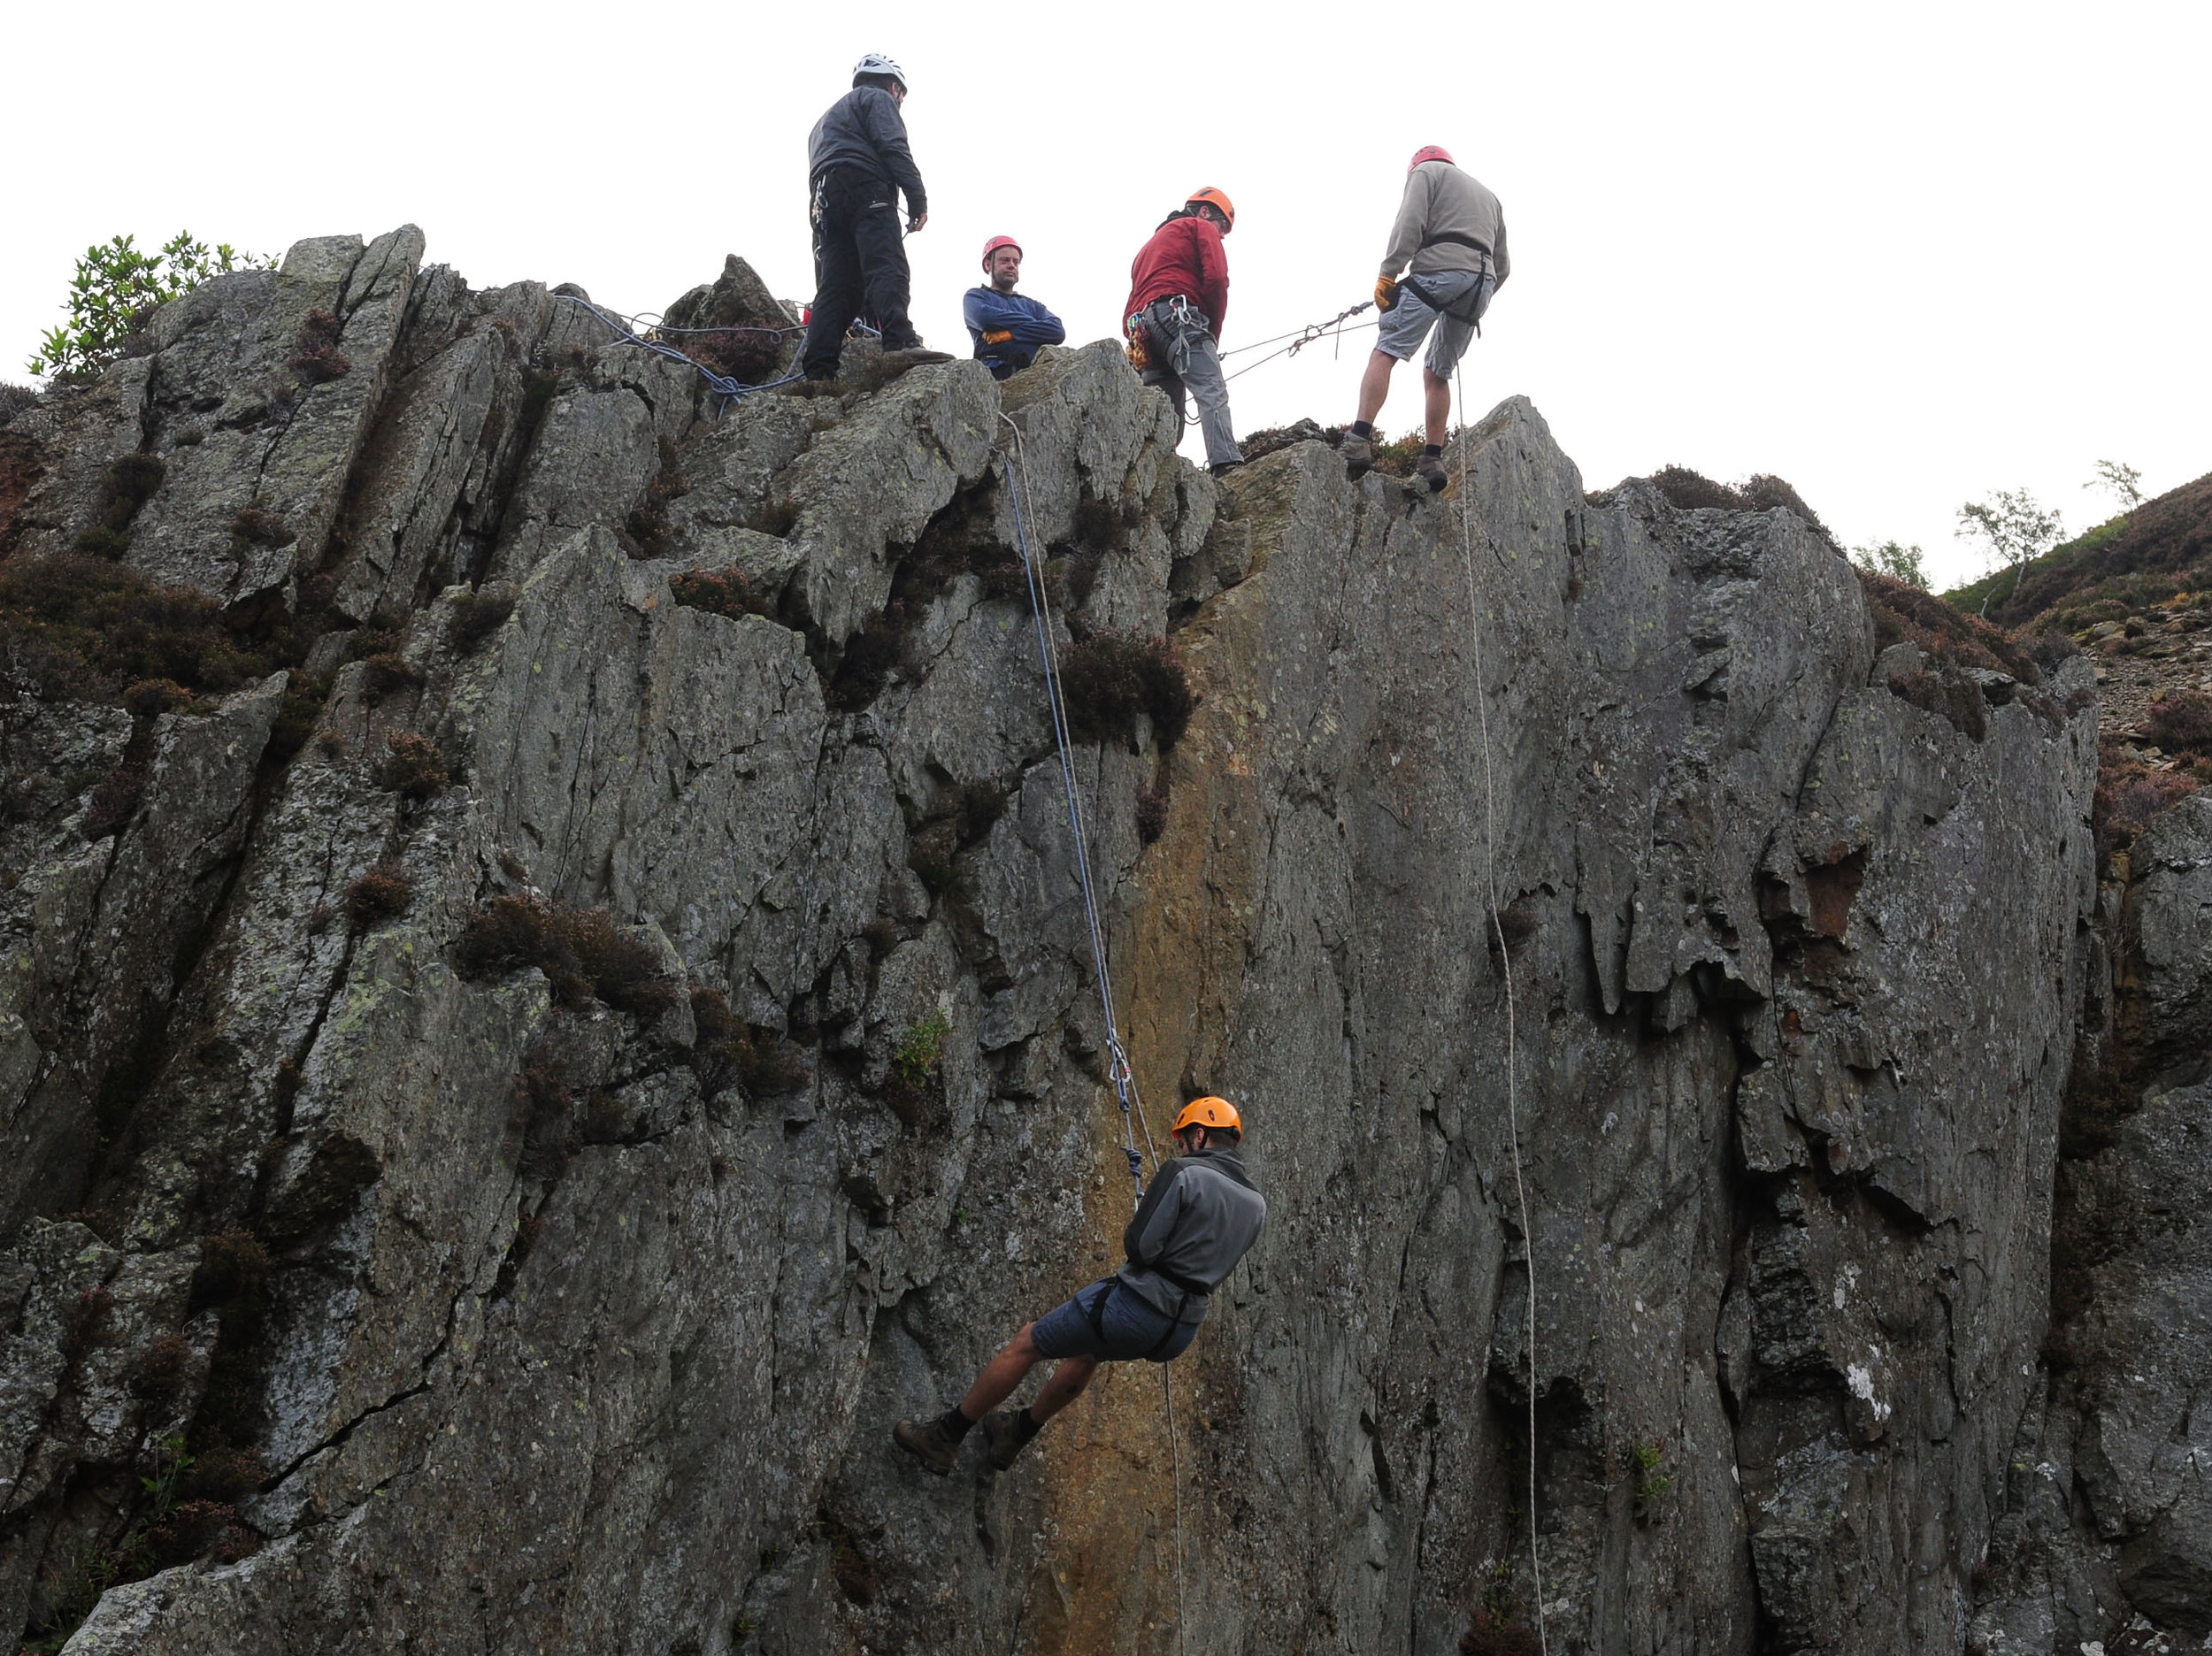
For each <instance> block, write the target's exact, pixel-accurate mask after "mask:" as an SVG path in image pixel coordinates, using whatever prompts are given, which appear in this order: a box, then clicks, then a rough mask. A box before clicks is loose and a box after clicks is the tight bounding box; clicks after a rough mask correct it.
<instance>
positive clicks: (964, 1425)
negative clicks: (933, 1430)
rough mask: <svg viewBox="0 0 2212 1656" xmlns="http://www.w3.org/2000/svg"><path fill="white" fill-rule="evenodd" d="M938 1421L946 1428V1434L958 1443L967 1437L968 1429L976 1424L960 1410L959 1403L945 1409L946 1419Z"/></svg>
mask: <svg viewBox="0 0 2212 1656" xmlns="http://www.w3.org/2000/svg"><path fill="white" fill-rule="evenodd" d="M937 1423H938V1424H939V1425H940V1426H941V1427H943V1428H944V1429H945V1434H946V1436H948V1437H950V1438H951V1439H952V1440H953V1442H955V1443H958V1442H959V1441H960V1440H961V1439H962V1438H963V1437H966V1436H967V1435H968V1429H969V1428H970V1427H972V1426H973V1425H974V1424H975V1422H973V1421H972V1420H970V1419H969V1418H968V1417H967V1416H966V1415H965V1414H962V1413H961V1412H960V1405H958V1404H957V1403H956V1404H954V1405H953V1406H952V1407H950V1408H949V1409H947V1410H946V1411H945V1417H944V1419H942V1420H941V1421H939V1422H937Z"/></svg>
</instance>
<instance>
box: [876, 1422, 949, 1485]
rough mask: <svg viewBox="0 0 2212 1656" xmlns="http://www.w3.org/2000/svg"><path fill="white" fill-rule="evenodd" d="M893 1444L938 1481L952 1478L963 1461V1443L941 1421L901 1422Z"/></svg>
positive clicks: (896, 1426) (893, 1431)
mask: <svg viewBox="0 0 2212 1656" xmlns="http://www.w3.org/2000/svg"><path fill="white" fill-rule="evenodd" d="M891 1440H892V1442H894V1443H895V1444H897V1445H898V1446H899V1447H900V1448H902V1449H903V1450H905V1451H906V1453H909V1454H910V1455H912V1456H913V1457H914V1458H915V1459H916V1460H918V1461H920V1462H921V1463H922V1465H923V1467H924V1468H925V1469H926V1470H928V1471H931V1472H933V1473H935V1474H936V1475H937V1476H939V1477H947V1476H950V1475H951V1473H952V1468H953V1465H954V1463H955V1462H956V1461H957V1460H959V1459H960V1440H959V1439H958V1438H957V1437H954V1436H953V1435H952V1434H951V1433H950V1432H949V1431H947V1430H945V1422H943V1421H941V1420H928V1421H910V1420H902V1421H901V1422H899V1423H898V1424H897V1425H895V1426H894V1427H893V1428H892V1429H891Z"/></svg>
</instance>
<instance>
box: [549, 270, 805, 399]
mask: <svg viewBox="0 0 2212 1656" xmlns="http://www.w3.org/2000/svg"><path fill="white" fill-rule="evenodd" d="M553 296H554V297H555V298H556V299H561V300H565V301H566V302H567V303H570V304H572V305H577V306H580V308H582V309H583V310H586V311H590V312H591V313H592V315H594V316H595V317H597V318H599V319H600V320H601V321H602V322H603V323H605V324H606V325H607V326H609V327H610V328H611V329H613V330H614V335H615V338H616V339H617V340H618V341H621V342H622V343H624V344H627V345H634V346H636V347H637V348H638V349H640V350H648V351H650V352H652V353H653V355H654V356H656V357H667V358H668V360H669V361H671V362H680V363H682V364H684V365H685V366H686V367H687V368H695V369H697V370H698V372H699V377H700V378H701V379H703V380H705V381H706V382H707V389H708V390H710V391H711V392H712V393H713V394H714V395H715V396H716V398H717V399H718V401H717V402H716V403H715V405H714V418H716V419H720V418H722V416H723V414H724V413H725V412H726V411H727V410H728V408H729V406H730V404H731V403H735V402H737V401H738V400H740V399H741V398H742V397H746V396H749V395H752V394H753V393H754V392H756V391H772V390H774V389H775V388H776V387H778V386H787V385H789V384H790V383H791V382H792V381H793V380H799V379H803V377H804V373H803V370H800V369H796V368H795V369H793V370H792V371H791V372H789V373H787V374H786V375H784V377H783V378H782V379H780V380H769V381H768V382H767V383H766V384H764V385H747V384H745V383H744V382H743V381H742V380H733V379H732V378H731V377H730V376H729V375H728V374H718V373H717V372H714V370H713V369H711V368H710V367H708V366H707V365H706V364H704V363H702V362H695V361H694V360H693V359H692V358H690V357H687V356H685V355H684V354H683V352H681V351H680V350H678V349H676V348H675V347H674V346H673V345H669V344H665V343H664V342H663V341H659V340H649V339H641V338H640V337H639V336H638V334H636V333H635V332H634V330H633V329H632V328H631V327H630V326H628V325H627V324H626V323H625V322H623V321H621V320H618V318H615V317H614V316H612V315H611V314H610V313H608V312H607V311H603V310H601V309H600V308H599V307H598V306H597V305H595V304H594V303H592V302H591V301H590V300H588V299H579V298H578V297H577V296H576V295H574V294H555V295H553ZM661 331H665V332H668V333H681V334H777V335H779V336H780V335H782V334H794V333H796V332H798V330H797V329H796V328H752V327H728V328H671V329H667V330H658V329H657V330H656V332H661Z"/></svg>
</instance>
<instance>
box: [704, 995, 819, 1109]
mask: <svg viewBox="0 0 2212 1656" xmlns="http://www.w3.org/2000/svg"><path fill="white" fill-rule="evenodd" d="M691 1018H692V1023H693V1024H694V1025H695V1027H696V1028H697V1030H698V1040H697V1043H696V1044H695V1046H693V1048H692V1068H693V1069H695V1071H696V1072H697V1074H698V1077H699V1084H700V1086H701V1087H702V1089H703V1091H704V1092H706V1094H707V1096H708V1097H710V1098H712V1097H713V1096H714V1095H715V1094H717V1093H718V1092H721V1091H722V1090H723V1089H724V1088H725V1087H726V1086H728V1085H730V1084H731V1083H732V1082H733V1081H734V1082H735V1083H736V1084H737V1085H739V1086H741V1087H742V1088H743V1089H744V1091H745V1094H746V1096H747V1097H749V1098H772V1097H775V1096H776V1095H777V1094H779V1093H784V1092H796V1091H798V1089H799V1088H800V1086H802V1085H803V1084H804V1083H805V1081H806V1066H805V1065H804V1064H803V1063H802V1062H800V1061H799V1060H798V1058H797V1057H796V1056H795V1055H794V1054H792V1053H791V1051H790V1050H789V1048H787V1046H785V1045H784V1043H783V1042H782V1041H780V1040H779V1039H777V1038H776V1036H775V1034H774V1032H773V1031H769V1030H764V1029H757V1028H753V1027H750V1026H749V1025H747V1024H744V1023H740V1022H739V1021H738V1018H737V1016H736V1014H735V1013H733V1012H732V1011H731V1010H730V1003H729V1000H728V997H726V995H724V994H723V993H722V992H721V991H720V990H719V989H714V988H710V987H708V986H707V985H703V984H695V985H692V989H691Z"/></svg>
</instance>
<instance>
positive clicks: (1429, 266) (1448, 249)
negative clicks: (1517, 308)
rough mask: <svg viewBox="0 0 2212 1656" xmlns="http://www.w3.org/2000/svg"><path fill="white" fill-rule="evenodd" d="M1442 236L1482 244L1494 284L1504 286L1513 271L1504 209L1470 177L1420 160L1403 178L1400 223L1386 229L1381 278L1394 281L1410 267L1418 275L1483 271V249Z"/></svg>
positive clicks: (1451, 167)
mask: <svg viewBox="0 0 2212 1656" xmlns="http://www.w3.org/2000/svg"><path fill="white" fill-rule="evenodd" d="M1445 235H1456V236H1465V237H1467V238H1468V239H1469V240H1471V241H1474V242H1480V243H1481V244H1482V249H1487V250H1488V252H1489V254H1490V265H1491V269H1492V270H1493V271H1494V272H1496V275H1497V285H1498V286H1499V287H1500V288H1502V287H1504V286H1505V279H1506V277H1507V276H1508V275H1509V274H1510V273H1511V272H1512V269H1513V261H1512V260H1511V259H1510V258H1509V257H1506V251H1505V209H1504V208H1502V207H1501V206H1499V205H1498V198H1497V197H1496V196H1493V195H1492V194H1491V193H1490V192H1489V191H1488V190H1486V189H1485V188H1483V187H1482V185H1481V184H1480V183H1479V181H1477V180H1476V179H1475V178H1474V177H1473V176H1472V175H1471V174H1469V173H1463V172H1461V171H1460V170H1459V169H1458V168H1457V167H1455V166H1454V165H1452V164H1451V163H1450V162H1448V161H1424V162H1423V163H1421V165H1419V166H1417V167H1416V168H1414V169H1413V172H1412V173H1411V174H1410V175H1409V177H1408V178H1407V179H1406V193H1405V198H1404V199H1403V200H1402V201H1401V202H1400V203H1398V222H1397V223H1396V224H1394V225H1393V226H1391V227H1390V250H1389V251H1388V252H1386V253H1385V254H1384V255H1383V262H1382V273H1383V274H1384V275H1386V276H1387V277H1389V278H1391V279H1392V280H1396V279H1397V277H1398V274H1399V272H1401V271H1404V270H1406V269H1407V267H1408V265H1410V266H1411V267H1412V268H1411V273H1412V274H1414V275H1416V276H1425V275H1428V274H1430V273H1432V272H1436V271H1479V270H1481V269H1482V250H1481V249H1476V248H1471V247H1469V246H1468V245H1467V244H1466V242H1446V241H1439V240H1438V239H1437V238H1439V237H1440V236H1445Z"/></svg>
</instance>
